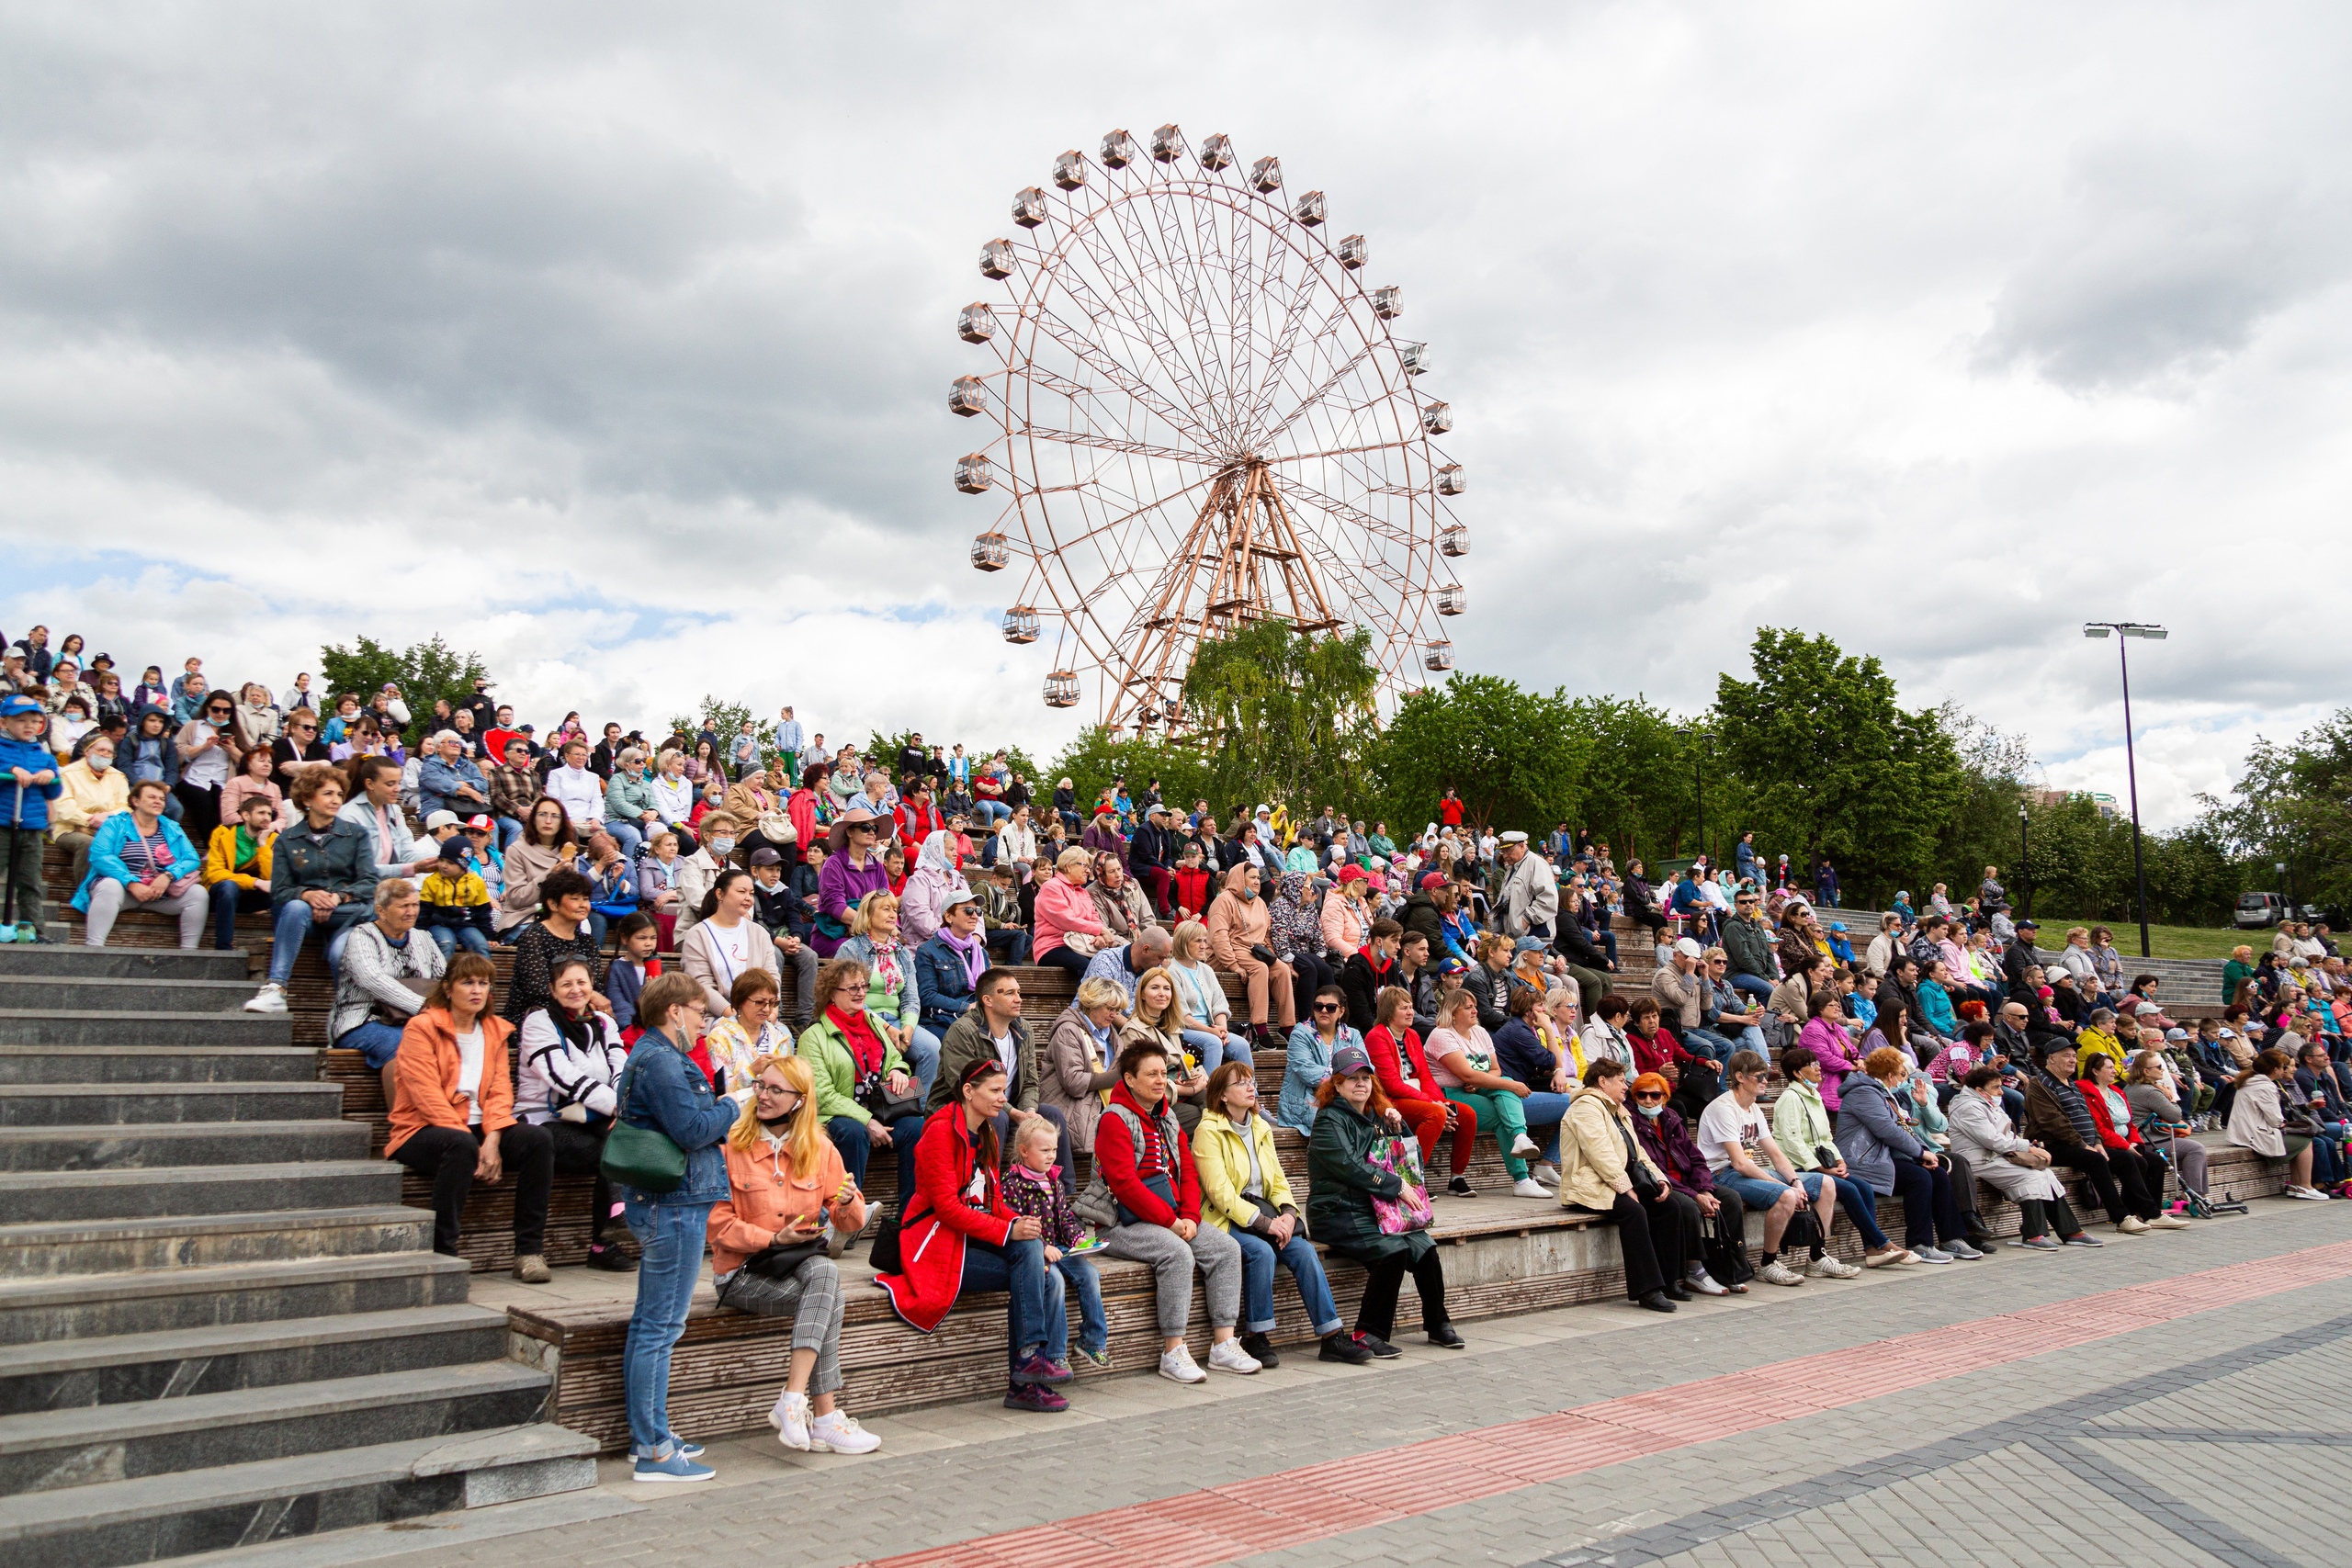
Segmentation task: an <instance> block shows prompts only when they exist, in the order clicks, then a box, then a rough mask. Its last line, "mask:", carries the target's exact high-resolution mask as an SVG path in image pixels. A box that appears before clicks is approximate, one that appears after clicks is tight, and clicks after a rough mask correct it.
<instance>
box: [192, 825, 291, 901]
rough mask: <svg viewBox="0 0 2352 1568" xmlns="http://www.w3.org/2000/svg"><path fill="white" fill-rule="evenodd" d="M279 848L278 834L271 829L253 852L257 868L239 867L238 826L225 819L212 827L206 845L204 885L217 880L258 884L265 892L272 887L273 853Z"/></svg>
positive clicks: (242, 885)
mask: <svg viewBox="0 0 2352 1568" xmlns="http://www.w3.org/2000/svg"><path fill="white" fill-rule="evenodd" d="M276 852H277V833H276V832H275V831H272V832H271V833H269V834H268V835H267V836H266V837H265V838H264V839H263V840H262V841H261V847H260V848H259V849H258V850H256V851H255V852H254V869H253V870H252V871H250V872H244V871H239V870H238V869H237V826H236V824H235V823H233V822H223V823H221V824H220V826H219V827H218V828H215V829H212V838H211V840H210V841H209V842H208V843H207V844H206V845H205V846H204V886H207V887H209V886H213V885H214V884H215V883H220V882H233V883H235V884H236V885H237V886H240V887H254V888H258V889H260V890H261V891H262V892H264V893H266V892H268V891H269V863H270V857H271V856H272V855H273V854H274V853H276Z"/></svg>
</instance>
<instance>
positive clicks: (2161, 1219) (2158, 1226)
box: [2148, 1214, 2188, 1231]
mask: <svg viewBox="0 0 2352 1568" xmlns="http://www.w3.org/2000/svg"><path fill="white" fill-rule="evenodd" d="M2148 1228H2149V1229H2150V1230H2152V1231H2185V1230H2187V1229H2188V1221H2187V1220H2184V1219H2182V1218H2181V1217H2180V1216H2179V1215H2178V1214H2158V1215H2157V1216H2156V1217H2155V1218H2154V1219H2153V1220H2150V1221H2149V1222H2148Z"/></svg>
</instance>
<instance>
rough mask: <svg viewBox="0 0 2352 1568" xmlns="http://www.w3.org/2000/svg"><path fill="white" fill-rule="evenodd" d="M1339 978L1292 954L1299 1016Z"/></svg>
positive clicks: (1308, 1013)
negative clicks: (1320, 992) (1321, 992)
mask: <svg viewBox="0 0 2352 1568" xmlns="http://www.w3.org/2000/svg"><path fill="white" fill-rule="evenodd" d="M1339 978H1340V972H1339V971H1338V970H1336V969H1334V968H1332V967H1331V965H1330V964H1328V963H1326V962H1325V961H1324V960H1323V959H1321V958H1319V957H1317V955H1316V954H1314V953H1296V952H1294V953H1292V954H1291V955H1290V989H1291V995H1292V997H1294V998H1295V999H1296V1000H1297V1003H1298V1015H1297V1016H1298V1017H1299V1018H1301V1019H1311V1018H1313V1017H1314V1016H1315V993H1316V992H1317V991H1319V990H1321V989H1322V988H1323V987H1326V986H1329V985H1336V984H1337V983H1338V981H1339ZM1381 1337H1382V1338H1384V1339H1385V1338H1386V1337H1387V1336H1386V1335H1385V1334H1384V1335H1382V1336H1381Z"/></svg>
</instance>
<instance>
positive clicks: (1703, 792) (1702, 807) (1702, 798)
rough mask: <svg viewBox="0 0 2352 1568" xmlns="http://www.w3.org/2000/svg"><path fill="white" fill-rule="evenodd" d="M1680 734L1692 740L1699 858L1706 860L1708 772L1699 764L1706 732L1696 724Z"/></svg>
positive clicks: (1710, 865) (1693, 783) (1710, 866)
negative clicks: (1700, 751)
mask: <svg viewBox="0 0 2352 1568" xmlns="http://www.w3.org/2000/svg"><path fill="white" fill-rule="evenodd" d="M1680 734H1681V736H1682V738H1683V739H1685V740H1688V741H1690V742H1691V788H1692V789H1693V790H1695V791H1696V792H1697V794H1698V796H1699V858H1700V859H1701V860H1706V858H1707V778H1706V773H1705V772H1704V771H1703V770H1702V768H1701V767H1700V765H1699V761H1700V758H1699V747H1700V743H1701V742H1702V741H1703V740H1704V739H1705V732H1704V731H1703V730H1702V729H1700V728H1698V727H1697V726H1695V725H1694V726H1691V728H1687V729H1683V730H1681V731H1680ZM1713 869H1714V866H1713V863H1712V862H1710V863H1709V864H1708V870H1710V871H1713Z"/></svg>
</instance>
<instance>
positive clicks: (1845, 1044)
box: [1797, 1018, 1861, 1113]
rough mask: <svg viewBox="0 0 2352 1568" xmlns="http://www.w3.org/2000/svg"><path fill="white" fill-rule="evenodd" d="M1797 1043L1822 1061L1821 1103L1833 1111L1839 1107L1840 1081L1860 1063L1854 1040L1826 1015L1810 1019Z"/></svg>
mask: <svg viewBox="0 0 2352 1568" xmlns="http://www.w3.org/2000/svg"><path fill="white" fill-rule="evenodd" d="M1797 1043H1798V1044H1800V1045H1802V1046H1804V1048H1805V1049H1806V1050H1808V1051H1810V1052H1812V1053H1813V1054H1814V1055H1815V1057H1817V1058H1819V1060H1820V1062H1821V1103H1822V1105H1823V1106H1824V1107H1826V1109H1827V1110H1829V1111H1831V1112H1833V1113H1834V1112H1835V1111H1837V1109H1838V1083H1839V1082H1840V1081H1841V1080H1843V1079H1844V1077H1846V1075H1847V1074H1848V1073H1850V1072H1852V1071H1853V1070H1854V1069H1855V1068H1856V1067H1858V1066H1860V1065H1861V1064H1860V1063H1859V1062H1857V1061H1856V1060H1855V1059H1854V1050H1853V1044H1852V1043H1851V1042H1850V1041H1849V1040H1848V1039H1847V1038H1846V1032H1845V1031H1844V1030H1843V1029H1841V1028H1839V1027H1838V1025H1836V1024H1834V1023H1832V1022H1830V1021H1828V1020H1827V1019H1825V1018H1815V1019H1808V1020H1806V1021H1805V1026H1804V1032H1802V1033H1800V1034H1799V1035H1798V1036H1797Z"/></svg>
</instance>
